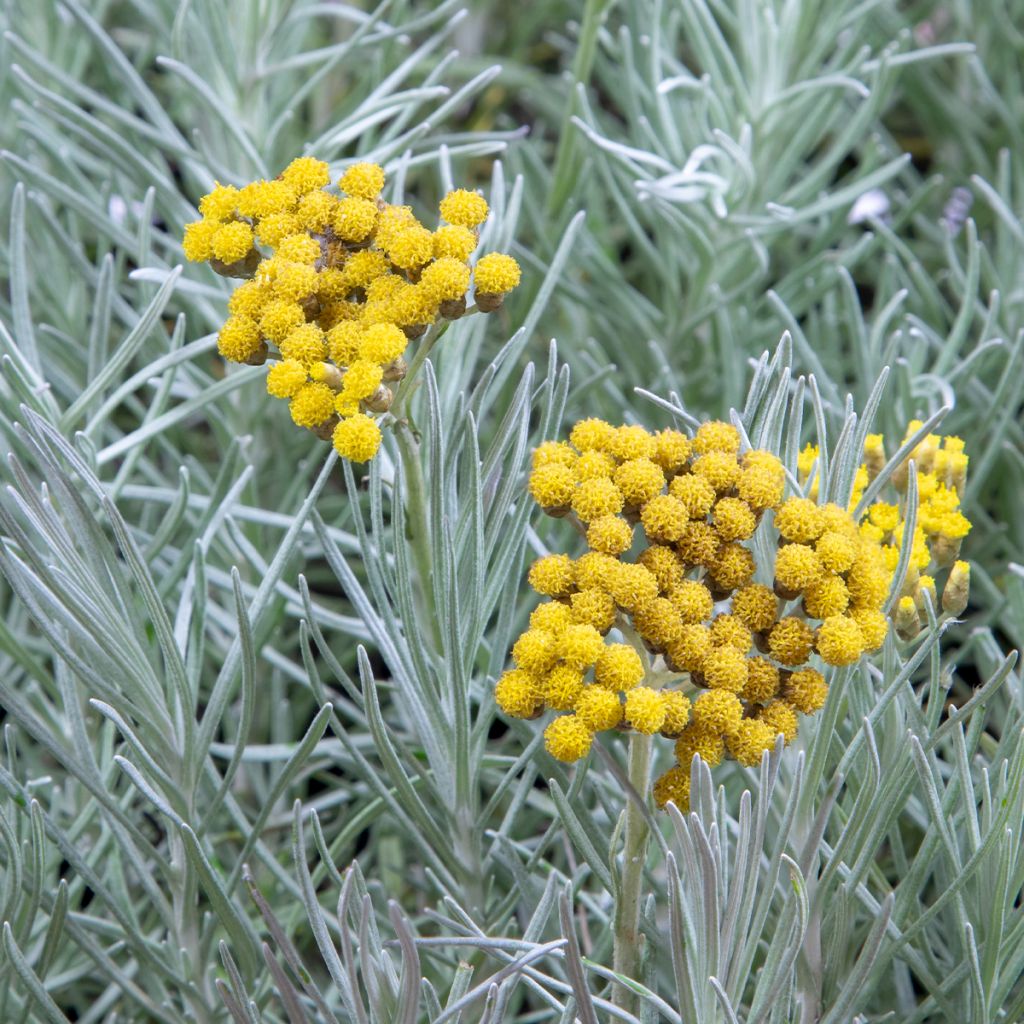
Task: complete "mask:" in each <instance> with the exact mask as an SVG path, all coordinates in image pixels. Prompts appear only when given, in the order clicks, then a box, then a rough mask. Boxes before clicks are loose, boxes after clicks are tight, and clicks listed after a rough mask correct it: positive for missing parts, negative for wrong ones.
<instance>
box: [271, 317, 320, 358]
mask: <svg viewBox="0 0 1024 1024" xmlns="http://www.w3.org/2000/svg"><path fill="white" fill-rule="evenodd" d="M280 349H281V355H282V356H283V357H284V358H285V359H297V360H298V361H299V362H300V363H303V364H305V365H306V366H311V365H312V364H313V363H322V362H323V361H324V359H326V358H327V342H326V341H325V339H324V332H323V331H321V330H320V328H319V327H317V325H316V324H307V323H303V324H302V325H301V326H299V327H296V328H295V329H294V330H293V331H290V332H289V334H288V337H287V338H285V339H284V341H282V342H281V344H280Z"/></svg>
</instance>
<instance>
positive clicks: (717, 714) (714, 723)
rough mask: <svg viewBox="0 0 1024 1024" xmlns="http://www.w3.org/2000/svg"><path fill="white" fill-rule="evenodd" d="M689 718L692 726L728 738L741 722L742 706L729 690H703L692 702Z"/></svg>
mask: <svg viewBox="0 0 1024 1024" xmlns="http://www.w3.org/2000/svg"><path fill="white" fill-rule="evenodd" d="M690 717H691V719H692V721H693V724H694V725H696V726H699V727H700V728H702V729H708V730H711V731H713V732H717V733H718V734H719V735H722V736H728V735H729V733H731V732H733V730H735V728H736V727H737V726H738V725H739V724H740V722H741V721H742V720H743V705H742V704H741V703H740V699H739V697H737V696H736V694H735V693H732V692H731V691H729V690H725V689H722V690H705V691H704V692H703V693H702V694H701V695H700V696H699V697H698V698H697V699H696V700H695V701H694V702H693V709H692V711H691V712H690Z"/></svg>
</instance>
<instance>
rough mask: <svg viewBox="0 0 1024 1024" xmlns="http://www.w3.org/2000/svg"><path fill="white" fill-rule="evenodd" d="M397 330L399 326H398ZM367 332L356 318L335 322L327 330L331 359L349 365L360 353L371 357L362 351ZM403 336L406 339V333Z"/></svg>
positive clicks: (339, 364) (340, 364)
mask: <svg viewBox="0 0 1024 1024" xmlns="http://www.w3.org/2000/svg"><path fill="white" fill-rule="evenodd" d="M395 330H398V328H397V327H396V328H395ZM367 333H368V331H367V328H365V327H363V325H362V324H360V323H357V322H356V321H355V320H342V322H341V323H340V324H335V325H334V326H333V327H332V328H331V329H330V330H329V331H328V332H327V347H328V349H329V351H330V354H331V360H332V361H333V362H334V363H335V364H337V365H338V366H348V365H349V364H350V363H352V362H354V361H355V359H356V358H357V357H358V356H360V355H363V358H369V357H368V356H366V355H365V354H364V353H363V351H362V349H363V339H364V338H365V337H366V335H367ZM399 333H401V332H399ZM402 338H403V340H404V339H405V335H404V334H403V335H402ZM374 362H376V360H374Z"/></svg>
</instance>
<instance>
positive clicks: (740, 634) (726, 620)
mask: <svg viewBox="0 0 1024 1024" xmlns="http://www.w3.org/2000/svg"><path fill="white" fill-rule="evenodd" d="M711 642H712V643H713V644H714V645H715V646H716V647H732V648H734V649H735V650H737V651H739V652H740V653H741V654H746V653H747V651H749V650H750V645H751V644H752V643H753V642H754V639H753V637H752V636H751V635H750V630H749V629H748V628H747V626H745V625H744V623H743V621H742V620H741V619H740V618H739V616H737V615H716V616H715V620H714V622H712V623H711Z"/></svg>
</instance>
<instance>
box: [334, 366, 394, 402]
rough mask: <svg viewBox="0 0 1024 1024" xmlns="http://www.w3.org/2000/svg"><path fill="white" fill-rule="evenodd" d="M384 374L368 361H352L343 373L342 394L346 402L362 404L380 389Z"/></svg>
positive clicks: (379, 368) (378, 367)
mask: <svg viewBox="0 0 1024 1024" xmlns="http://www.w3.org/2000/svg"><path fill="white" fill-rule="evenodd" d="M383 379H384V372H383V370H382V369H381V367H380V365H379V364H377V363H371V362H370V360H369V359H354V360H353V361H352V362H351V363H350V364H349V367H348V369H347V370H346V371H345V377H344V379H343V388H342V392H343V395H344V398H345V399H346V401H350V402H364V401H366V399H368V398H369V397H370V396H371V395H373V393H374V392H375V391H376V390H377V388H379V387H380V384H381V381H382V380H383Z"/></svg>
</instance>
